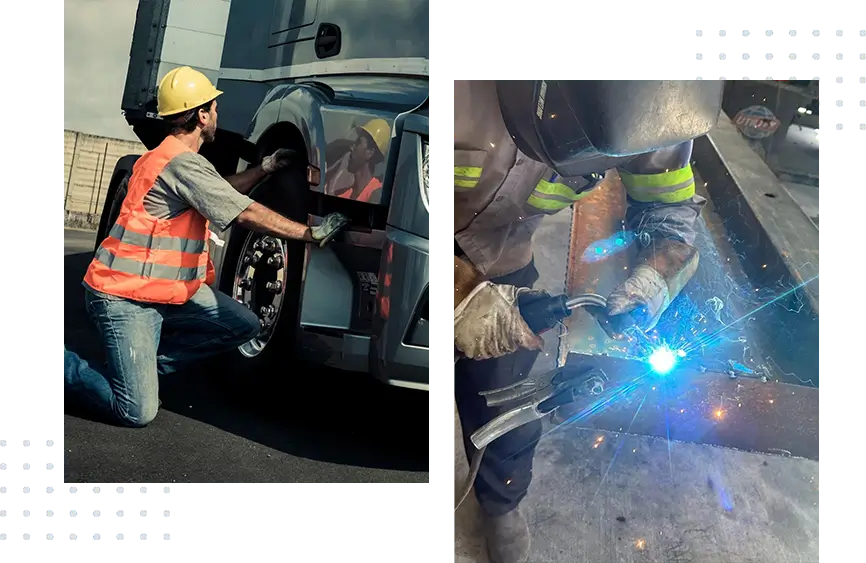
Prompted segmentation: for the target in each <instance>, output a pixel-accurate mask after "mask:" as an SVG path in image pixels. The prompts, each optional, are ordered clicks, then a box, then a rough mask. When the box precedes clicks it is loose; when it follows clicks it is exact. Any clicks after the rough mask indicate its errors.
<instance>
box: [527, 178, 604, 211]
mask: <svg viewBox="0 0 866 563" xmlns="http://www.w3.org/2000/svg"><path fill="white" fill-rule="evenodd" d="M587 193H589V192H584V193H577V192H575V191H574V190H573V189H571V187H570V186H568V185H567V184H560V183H557V182H550V181H548V180H539V182H538V184H537V185H536V186H535V190H533V192H532V195H530V196H529V199H527V200H526V203H528V204H529V205H531V206H533V207H535V208H537V209H540V210H542V211H546V212H551V211H553V212H555V211H561V210H562V209H565V208H566V207H568V206H570V205H571V204H572V203H574V202H575V201H577V200H579V199H581V198H582V197H583V196H585V195H586V194H587Z"/></svg>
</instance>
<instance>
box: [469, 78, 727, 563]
mask: <svg viewBox="0 0 866 563" xmlns="http://www.w3.org/2000/svg"><path fill="white" fill-rule="evenodd" d="M721 95H722V84H721V82H717V81H654V82H649V81H457V82H455V102H454V103H455V108H454V215H455V217H454V241H455V253H454V268H455V289H454V307H455V308H454V344H455V348H456V351H457V352H458V353H459V354H460V357H461V359H459V360H458V361H457V362H456V364H455V371H456V373H455V378H456V381H455V389H456V401H457V408H458V411H459V414H460V419H461V424H462V428H463V436H464V443H465V446H466V451H467V455H468V456H470V457H471V456H472V455H473V453H474V448H473V446H472V444H471V442H470V439H469V437H470V436H471V435H472V433H473V432H474V431H475V430H477V429H478V428H479V427H481V426H483V425H484V424H485V423H486V422H488V421H489V420H491V419H492V418H493V417H495V416H497V415H498V414H501V412H502V411H501V409H499V408H492V407H488V406H487V405H486V403H485V400H484V398H483V397H481V396H480V395H479V393H480V392H482V391H485V390H489V389H495V388H500V387H503V386H506V385H509V384H511V383H513V382H515V381H517V380H519V379H522V378H525V377H526V376H527V375H528V374H529V372H530V370H531V369H532V366H533V364H534V362H535V360H536V358H537V356H538V354H539V351H540V349H541V348H542V344H543V341H542V339H541V337H539V336H538V335H537V334H535V333H534V332H533V331H532V330H531V329H530V328H529V326H528V325H527V323H526V321H525V320H524V318H523V317H522V316H521V314H520V310H519V308H518V297H520V298H522V296H523V295H525V294H527V292H532V290H531V288H532V287H533V285H534V284H535V282H536V281H537V279H538V276H539V274H538V271H537V270H536V268H535V266H534V262H533V252H532V236H533V234H534V233H535V231H536V229H537V228H538V226H539V224H540V223H541V221H542V220H543V219H544V217H545V216H547V215H552V214H554V213H557V212H559V211H562V210H564V209H568V208H570V207H571V206H572V205H573V204H574V203H575V202H576V201H579V200H580V199H581V198H583V197H584V196H585V195H586V194H587V193H589V192H590V191H591V190H592V189H593V188H595V187H596V186H598V184H599V183H600V182H601V181H602V180H603V179H604V176H605V172H606V171H608V170H612V169H615V170H616V171H617V173H618V174H619V176H620V178H621V180H622V184H623V185H624V186H625V189H626V191H627V196H628V197H627V200H628V204H629V205H628V209H627V212H626V217H625V218H624V220H625V222H626V228H627V229H628V230H629V231H631V232H632V234H634V238H635V240H636V241H637V243H638V244H639V245H640V246H639V252H638V258H637V264H635V266H634V267H633V268H632V270H631V273H630V276H629V277H628V279H626V280H625V281H624V282H623V283H622V284H621V285H619V286H618V287H617V288H615V289H614V291H613V292H612V293H611V294H610V295H609V296H607V309H606V311H605V314H606V316H607V317H608V318H609V319H612V320H618V321H622V322H620V323H619V324H620V325H621V326H629V327H634V328H637V329H638V330H643V331H647V330H650V329H651V328H653V327H654V326H655V324H656V323H657V321H658V320H659V317H660V316H661V315H662V313H663V312H664V311H665V309H666V308H667V307H668V305H669V304H670V303H671V301H672V300H673V299H674V298H675V297H676V296H677V295H678V294H679V292H680V291H681V290H682V288H683V286H684V285H685V284H686V283H687V282H688V280H689V279H690V278H691V276H692V275H693V274H694V271H695V269H696V267H697V260H698V252H697V250H696V249H695V248H694V246H693V245H694V241H695V222H696V220H697V218H698V216H699V214H700V212H701V209H702V207H703V206H704V204H705V203H706V201H705V200H704V199H703V198H702V197H700V196H699V195H697V194H696V193H695V180H694V176H693V174H692V169H691V166H690V162H689V161H690V158H691V153H692V141H693V139H695V138H697V137H699V136H702V135H704V134H706V133H707V132H708V131H709V130H710V129H711V128H712V127H713V126H714V125H715V123H716V121H717V119H718V116H719V112H720V107H721ZM540 436H541V421H535V422H534V423H532V424H526V425H524V426H522V427H520V428H518V429H516V430H513V431H511V432H509V433H508V434H506V435H504V436H502V437H501V438H499V439H497V440H495V441H494V442H492V443H491V444H490V445H489V446H488V447H487V450H486V454H485V455H484V457H483V458H482V460H481V465H480V469H479V472H478V476H477V479H476V481H475V496H476V498H477V499H478V502H479V503H480V505H481V508H482V515H483V519H484V522H483V524H484V525H483V529H484V533H485V536H486V540H487V549H488V553H489V556H490V559H491V561H493V562H494V563H517V562H522V561H526V560H527V558H528V556H529V530H528V528H527V524H526V520H525V519H524V517H523V515H522V514H521V511H520V510H519V503H520V501H521V500H522V499H523V498H524V496H525V495H526V492H527V489H528V487H529V484H530V480H531V473H532V457H533V453H534V444H535V442H536V441H537V440H538V439H539V438H540Z"/></svg>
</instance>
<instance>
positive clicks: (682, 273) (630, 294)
mask: <svg viewBox="0 0 866 563" xmlns="http://www.w3.org/2000/svg"><path fill="white" fill-rule="evenodd" d="M698 260H699V254H698V250H697V249H696V248H694V247H692V246H690V245H688V244H685V243H683V242H679V241H675V240H670V239H663V240H658V241H654V242H653V243H652V244H650V246H648V247H647V248H645V249H644V250H643V251H642V252H641V253H640V254H639V255H638V263H637V265H636V266H635V268H634V270H632V273H631V275H630V276H629V277H628V279H626V280H625V281H624V282H623V283H622V284H620V285H619V286H618V287H616V289H614V290H613V292H612V293H611V294H610V296H609V297H608V298H607V315H608V317H609V318H610V320H611V322H612V324H614V326H616V327H620V328H625V327H628V326H635V327H637V328H639V329H640V330H642V331H644V332H646V331H648V330H651V329H652V328H654V327H655V326H656V323H658V320H659V317H661V315H662V313H664V312H665V310H666V309H667V308H668V306H669V305H670V304H671V301H673V300H674V298H675V297H676V296H677V295H679V293H680V291H681V290H682V289H683V287H684V286H685V285H686V283H688V281H689V280H690V279H691V278H692V276H693V275H694V274H695V270H697V268H698Z"/></svg>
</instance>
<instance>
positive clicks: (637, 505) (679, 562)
mask: <svg viewBox="0 0 866 563" xmlns="http://www.w3.org/2000/svg"><path fill="white" fill-rule="evenodd" d="M456 426H457V435H456V436H455V438H457V440H456V442H457V443H458V445H457V447H456V449H455V460H456V463H455V478H456V483H455V485H459V483H461V482H462V480H463V478H464V477H465V475H466V473H467V463H466V458H465V455H464V453H463V451H462V448H461V447H460V445H459V421H458V422H457V425H456ZM599 437H603V441H601V442H600V443H599V442H597V440H598V438H599ZM595 444H599V446H598V447H593V446H594V445H595ZM617 452H618V453H617ZM614 458H615V460H614ZM612 460H614V463H611V461H612ZM533 475H534V480H533V483H532V486H531V487H530V490H529V494H528V495H527V497H526V499H525V500H524V501H523V503H522V508H523V510H524V514H525V515H526V517H527V520H528V522H529V526H530V532H531V534H532V548H531V550H532V553H531V556H530V561H532V562H533V563H542V562H544V563H548V562H549V563H552V562H569V563H600V562H604V563H636V562H640V563H776V562H778V563H807V562H809V563H811V562H813V561H817V560H818V463H817V462H814V461H810V460H804V459H797V458H786V457H780V456H772V455H763V454H754V453H747V452H741V451H737V450H732V449H726V448H717V447H712V446H704V445H697V444H689V443H681V442H674V443H671V444H670V448H669V447H668V444H667V442H666V441H665V440H663V439H658V438H650V437H646V436H634V435H627V434H614V433H606V432H598V431H595V430H587V429H581V428H577V427H566V428H560V429H557V430H556V431H554V432H552V433H551V434H549V435H547V436H546V437H545V438H543V439H542V441H541V442H540V443H539V446H538V449H537V451H536V456H535V466H534V470H533ZM605 475H606V477H605ZM455 540H456V541H455V554H456V562H457V563H486V562H487V561H488V559H487V556H486V553H485V547H484V543H483V539H482V538H481V528H480V517H479V507H478V504H477V502H476V501H475V498H474V496H470V498H469V499H467V501H466V503H465V504H464V505H463V506H462V507H461V508H460V510H459V511H458V512H457V513H456V515H455Z"/></svg>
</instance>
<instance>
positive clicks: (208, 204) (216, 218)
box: [144, 152, 253, 231]
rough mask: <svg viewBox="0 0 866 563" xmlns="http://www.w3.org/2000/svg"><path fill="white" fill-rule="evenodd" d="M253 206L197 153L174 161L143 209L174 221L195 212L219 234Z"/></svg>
mask: <svg viewBox="0 0 866 563" xmlns="http://www.w3.org/2000/svg"><path fill="white" fill-rule="evenodd" d="M252 203H253V200H252V199H250V198H249V197H247V196H246V195H244V194H242V193H240V192H239V191H237V190H236V189H234V188H233V187H232V186H231V184H229V183H228V182H227V181H226V180H225V178H223V177H222V176H220V175H219V173H218V172H217V171H216V169H215V168H214V167H213V165H212V164H211V163H210V162H209V161H208V160H207V159H206V158H205V157H203V156H202V155H200V154H198V153H194V152H184V153H181V154H179V155H178V156H176V157H174V158H173V159H172V160H171V161H170V162H169V163H168V164H167V165H166V167H165V168H164V169H163V170H162V172H161V173H160V175H159V176H158V177H157V179H156V182H155V183H154V185H153V188H151V189H150V191H149V192H147V195H145V196H144V209H145V210H146V211H147V212H148V213H150V214H151V215H153V216H154V217H157V218H159V219H171V218H173V217H177V216H178V215H180V214H181V213H183V212H184V211H187V210H188V209H189V208H193V209H195V210H196V211H198V212H199V213H201V214H202V215H203V216H204V217H205V219H207V220H208V221H210V222H211V225H213V227H214V228H215V229H217V230H220V231H224V230H226V229H227V228H228V227H229V225H231V223H232V221H234V220H235V219H236V218H237V216H238V215H240V214H241V212H243V211H244V210H245V209H246V208H247V207H249V206H250V204H252Z"/></svg>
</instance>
